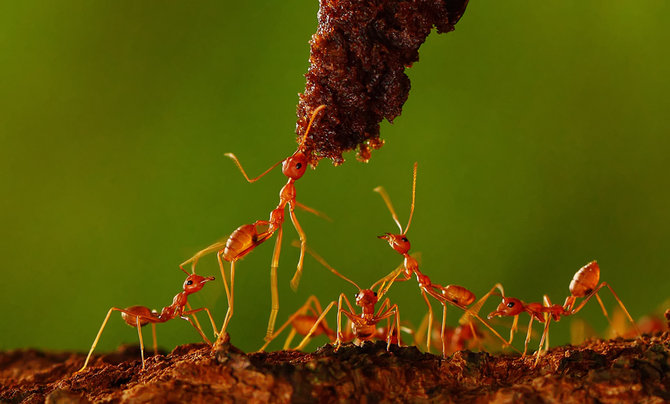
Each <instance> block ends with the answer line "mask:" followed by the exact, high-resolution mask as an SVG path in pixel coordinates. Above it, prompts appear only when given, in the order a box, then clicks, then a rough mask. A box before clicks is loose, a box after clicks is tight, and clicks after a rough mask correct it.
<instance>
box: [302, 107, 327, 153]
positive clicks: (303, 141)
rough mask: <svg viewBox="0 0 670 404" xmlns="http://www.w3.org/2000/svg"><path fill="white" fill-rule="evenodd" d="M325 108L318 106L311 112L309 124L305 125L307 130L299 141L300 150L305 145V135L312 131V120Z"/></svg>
mask: <svg viewBox="0 0 670 404" xmlns="http://www.w3.org/2000/svg"><path fill="white" fill-rule="evenodd" d="M325 108H326V106H325V105H323V104H322V105H319V106H318V107H317V108H316V109H315V110H314V112H312V117H311V118H310V119H309V124H308V125H307V130H306V131H305V134H304V135H303V136H302V139H300V143H299V144H298V148H299V149H301V148H302V146H303V145H304V144H305V140H307V135H308V134H309V130H310V129H312V124H313V123H314V119H315V118H316V116H317V115H318V113H319V112H321V111H322V110H324V109H325Z"/></svg>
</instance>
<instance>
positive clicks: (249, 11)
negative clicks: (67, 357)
mask: <svg viewBox="0 0 670 404" xmlns="http://www.w3.org/2000/svg"><path fill="white" fill-rule="evenodd" d="M317 8H318V4H317V2H316V1H290V2H277V1H260V2H259V1H256V2H235V3H232V2H220V1H201V2H197V4H196V3H188V4H187V3H184V2H176V1H161V2H156V1H146V2H137V1H97V2H89V1H66V2H32V1H23V2H3V3H2V5H0V49H2V52H0V165H1V166H0V187H1V188H0V189H2V197H1V198H0V225H1V229H2V233H1V236H0V237H1V239H0V246H1V247H0V253H1V257H2V268H3V269H2V271H3V273H4V275H5V279H4V282H3V284H4V286H3V287H2V289H1V291H2V297H1V298H0V303H2V306H3V311H4V314H3V320H2V322H0V348H2V349H11V348H17V347H39V348H50V349H74V350H79V351H86V350H88V348H89V347H90V344H91V342H92V340H93V337H94V336H95V333H96V332H97V330H98V327H99V326H100V324H101V322H102V320H103V318H104V315H105V313H106V311H107V310H108V309H109V307H110V306H112V305H115V306H120V307H126V306H130V305H136V304H142V305H147V306H150V307H153V308H160V307H162V306H165V305H168V304H170V303H171V301H172V297H173V296H174V295H175V294H176V293H177V292H179V291H180V290H181V284H182V282H183V280H184V275H183V273H182V272H180V271H179V270H178V268H177V265H178V264H179V263H180V262H182V261H183V260H185V259H186V258H188V257H189V256H190V255H192V254H193V253H195V252H196V251H197V250H199V249H200V248H203V247H205V246H207V245H208V244H210V243H211V242H213V241H215V240H217V239H220V238H222V237H224V236H227V235H228V234H229V233H230V232H232V231H233V230H234V229H235V228H236V227H238V226H239V225H241V224H244V223H251V222H253V221H254V220H257V219H266V218H267V217H268V215H269V212H270V210H271V209H272V208H273V207H274V206H275V205H276V203H277V200H278V198H277V194H278V192H279V189H280V188H281V186H282V185H283V184H284V183H285V179H284V177H283V176H282V175H281V173H280V172H279V170H276V171H275V172H272V173H271V174H270V175H268V176H267V177H265V178H263V179H262V180H261V181H259V182H257V183H254V184H248V183H246V182H245V181H244V179H243V178H242V176H241V174H240V173H239V171H238V170H237V168H235V166H234V165H233V163H232V162H231V161H230V160H228V159H226V158H225V157H224V153H226V152H235V153H236V154H237V155H238V157H239V158H240V160H241V161H242V163H243V164H244V166H245V168H247V170H248V171H249V172H250V173H251V174H253V175H255V174H257V173H260V172H261V171H262V170H264V169H266V168H267V167H269V166H270V165H271V164H273V163H274V162H276V161H278V160H280V159H282V158H284V157H286V156H288V155H289V154H290V153H292V152H293V150H295V142H294V127H295V120H296V117H295V107H296V103H297V96H296V94H297V93H298V92H300V91H302V89H303V88H304V83H305V80H304V77H303V74H304V73H305V72H306V70H307V66H308V56H309V45H308V43H307V41H308V40H309V38H310V36H311V35H312V33H313V32H314V31H315V28H316V12H317ZM669 11H670V5H668V3H667V2H665V1H662V0H645V1H637V2H627V1H623V0H616V1H612V0H609V1H591V2H583V1H562V2H538V1H530V0H523V1H522V0H514V1H504V2H501V1H492V0H489V1H472V2H471V4H470V5H469V7H468V9H467V11H466V13H465V15H464V17H463V19H462V20H461V22H460V23H459V24H458V25H457V29H456V31H455V32H452V33H450V34H447V35H436V34H432V35H431V36H430V37H429V38H428V40H427V42H426V43H425V44H424V46H422V48H421V50H420V55H421V60H420V62H418V63H416V64H415V65H414V67H412V68H411V69H410V70H409V75H410V77H411V79H412V91H411V93H410V97H409V100H408V102H407V103H406V104H405V108H404V110H403V114H402V116H400V117H399V118H398V119H397V120H396V122H395V123H394V124H393V125H390V124H388V123H384V124H383V125H382V137H383V139H385V140H386V145H385V146H384V147H383V148H382V149H381V150H379V151H376V152H374V153H373V156H372V159H371V161H370V162H369V163H368V164H363V163H360V162H358V161H356V160H355V158H354V156H353V154H349V155H347V161H346V163H345V164H344V165H343V166H340V167H333V166H332V165H331V164H330V162H329V161H322V162H321V164H320V165H319V166H318V168H317V170H316V171H312V170H309V171H308V172H307V174H306V175H305V176H304V177H303V178H302V179H301V180H300V181H299V182H298V183H297V189H298V199H299V200H300V201H301V202H303V203H305V204H307V205H309V206H312V207H314V208H317V209H320V210H322V211H324V212H326V213H327V214H328V215H329V216H331V217H332V218H333V219H334V221H333V222H332V223H329V222H327V221H324V220H322V219H320V218H317V217H314V216H312V215H310V214H308V213H306V212H302V211H300V212H298V215H299V219H300V221H301V224H302V225H303V227H304V229H305V231H306V233H307V236H308V241H309V243H310V244H311V246H312V247H314V249H316V250H317V251H318V252H319V253H321V254H322V255H323V256H324V257H325V258H326V259H327V260H328V261H329V262H330V263H331V264H332V265H333V266H335V267H336V268H338V269H340V270H341V271H342V272H343V273H344V274H346V275H348V276H350V277H351V278H353V279H354V280H355V281H357V282H358V283H359V284H361V285H362V286H368V285H370V284H371V283H372V282H374V281H375V280H377V279H378V278H379V277H381V276H382V275H383V274H386V273H387V272H389V271H390V270H391V269H393V268H394V267H395V266H396V265H397V264H399V263H400V261H401V260H400V257H399V256H398V255H397V254H396V253H394V252H393V251H391V250H390V249H389V247H388V245H387V244H386V243H385V242H383V241H381V240H378V239H377V238H376V237H375V236H377V235H378V234H382V233H384V232H386V231H394V230H395V225H394V223H393V222H392V220H391V217H390V215H389V213H388V211H387V210H386V208H385V206H384V204H383V202H382V200H381V198H380V197H379V195H377V194H375V193H373V192H372V189H373V188H374V187H375V186H377V185H384V186H385V187H386V188H387V190H388V191H389V193H390V195H391V198H392V199H393V202H394V203H395V205H396V208H397V210H398V213H399V215H400V220H401V222H406V220H407V215H408V212H409V202H410V190H411V189H410V187H411V169H412V163H413V162H414V161H418V162H419V174H418V184H417V205H416V213H415V219H414V222H413V224H412V227H411V230H410V232H409V236H410V239H411V240H412V242H413V251H420V252H422V253H423V262H422V269H423V270H424V272H425V273H426V274H427V275H429V276H430V277H431V278H432V279H433V280H434V281H435V282H438V283H443V284H447V283H455V284H461V285H464V286H466V287H468V288H470V289H471V290H472V291H473V292H475V293H476V294H477V295H481V294H483V293H484V292H485V291H486V290H488V289H489V288H490V287H491V286H492V285H493V284H494V283H495V282H502V283H503V284H504V285H505V288H506V291H507V293H508V294H509V295H514V296H517V297H519V298H521V299H524V300H527V301H538V300H540V299H541V296H542V294H544V293H547V294H549V295H550V296H551V297H552V299H553V300H555V301H558V302H562V301H563V299H564V298H565V296H566V294H567V292H568V289H567V287H568V284H569V282H570V279H571V278H572V275H573V274H574V272H575V271H576V270H577V269H579V268H580V267H581V266H582V265H584V264H585V263H587V262H588V261H590V260H592V259H598V260H599V262H600V265H601V268H602V277H601V279H602V280H606V281H608V282H610V283H611V285H612V286H613V287H614V289H615V290H616V291H617V292H618V294H619V295H620V297H621V298H622V299H623V301H624V302H625V303H626V305H627V306H628V308H629V310H630V312H631V313H632V314H633V315H634V316H635V317H640V316H642V315H644V314H647V313H650V312H652V311H654V310H655V309H656V308H657V306H658V305H659V304H660V303H661V302H662V301H663V300H665V299H666V298H667V297H668V296H669V293H668V290H669V288H670V277H669V276H668V274H669V272H668V266H669V265H670V252H669V251H668V245H669V243H670V211H669V210H668V206H670V178H669V175H668V173H669V172H670V158H669V156H668V152H669V151H670V140H669V137H668V134H669V133H670V119H669V118H668V111H669V102H668V94H670V78H669V77H670V54H669V53H668V48H667V47H668V43H670V32H669V31H668V29H667V16H668V15H669V14H668V12H669ZM295 238H297V234H296V233H295V231H294V229H293V228H292V226H291V225H290V223H289V224H288V225H287V226H286V231H285V232H284V248H283V250H282V254H281V262H280V269H279V273H280V286H281V289H280V312H279V319H278V325H279V324H280V323H281V322H283V321H284V319H286V317H287V316H288V315H289V314H290V313H292V312H293V311H294V310H295V309H296V308H297V307H298V306H299V305H300V304H302V302H304V301H305V299H306V298H307V297H308V296H309V295H310V294H316V295H317V296H318V297H319V299H321V301H322V302H324V304H325V303H326V302H328V301H329V300H332V299H334V298H336V297H337V294H338V293H339V292H342V291H343V292H346V293H347V294H349V295H351V294H352V293H353V292H354V289H353V288H352V287H351V285H349V284H347V283H345V282H344V281H341V280H339V279H337V278H335V277H333V276H332V275H331V274H330V273H328V272H326V271H325V270H324V269H323V268H322V267H320V266H319V265H318V264H317V263H316V262H315V261H314V260H313V259H311V258H309V257H308V258H306V266H305V272H304V275H303V278H302V283H301V285H300V288H299V290H298V292H297V293H294V292H293V291H291V289H290V288H289V285H288V283H289V279H290V278H291V276H292V274H293V271H294V269H295V264H296V263H297V256H298V251H297V249H295V248H294V247H291V246H290V241H291V240H292V239H295ZM272 246H273V241H270V242H268V243H265V244H263V245H262V246H260V247H259V248H257V249H256V250H255V251H254V252H253V253H252V254H250V255H249V256H248V257H247V258H245V259H244V260H243V261H241V262H240V263H239V265H238V272H237V279H236V281H237V282H236V313H235V316H234V318H233V321H232V324H231V326H230V332H231V333H232V338H233V343H235V344H237V345H238V346H240V347H241V348H242V349H244V350H254V349H256V348H258V347H259V346H260V345H261V344H262V341H263V336H264V332H265V327H266V324H267V319H268V313H269V306H270V294H269V266H270V259H271V253H272ZM198 272H199V273H201V274H203V275H215V276H217V278H218V277H219V276H218V269H217V266H216V264H215V261H214V259H213V257H209V258H208V259H205V260H203V261H202V263H201V264H200V266H199V271H198ZM389 296H390V297H391V298H392V299H393V301H395V302H397V303H398V304H399V305H400V310H401V315H402V319H403V320H407V321H409V322H411V323H413V324H415V325H416V324H418V322H419V321H420V319H421V317H422V316H423V315H424V313H425V306H424V303H423V301H422V300H421V298H420V295H419V294H418V293H417V288H416V284H415V282H414V281H412V282H407V283H404V284H398V285H396V286H394V288H393V289H392V290H391V293H390V295H389ZM603 297H604V300H605V302H606V305H607V306H608V307H612V306H613V304H614V300H613V299H612V298H611V296H609V295H608V293H604V294H603ZM191 302H192V304H193V305H194V306H195V307H198V306H202V305H206V306H209V307H210V308H211V309H212V311H213V313H214V315H215V317H216V319H217V321H218V322H219V323H220V322H222V321H223V316H224V313H225V309H226V302H225V294H224V293H223V287H222V285H221V283H220V281H219V280H218V279H217V281H216V282H215V283H213V284H210V285H208V286H206V287H205V288H204V289H203V291H202V292H200V293H199V294H197V295H194V296H193V297H192V299H191ZM496 303H497V302H491V303H490V304H489V305H488V306H486V307H485V311H486V312H488V311H489V309H491V308H492V307H494V306H495V304H496ZM456 311H457V310H456V309H452V310H450V315H449V317H450V321H451V323H452V324H453V323H455V322H456V318H457V317H458V316H459V315H460V314H457V313H456ZM579 316H580V318H584V319H586V320H587V321H588V322H589V324H591V325H592V326H593V327H594V328H595V329H596V330H598V331H603V330H604V329H605V328H606V327H607V322H606V321H605V319H604V318H603V316H602V315H601V314H600V312H599V309H598V307H597V304H592V305H589V307H587V308H586V309H585V310H584V311H583V312H582V313H581V314H580V315H579ZM333 319H334V316H332V317H331V320H330V321H331V322H333V321H334V320H333ZM524 321H525V320H524ZM499 329H500V330H501V332H502V331H503V330H504V328H503V327H502V326H500V327H499ZM208 332H209V330H208ZM145 333H146V332H145ZM551 335H552V343H554V344H558V343H563V342H566V341H567V340H568V338H569V320H566V321H563V322H561V323H559V324H556V325H554V326H553V327H552V333H551ZM158 337H159V343H160V345H162V346H164V347H166V348H168V349H171V348H172V347H174V346H175V345H178V344H183V343H187V342H195V341H198V340H199V338H198V336H197V334H196V333H195V332H194V331H193V330H192V329H191V328H190V326H189V325H188V324H187V323H185V322H183V321H173V322H170V323H167V324H164V325H161V326H159V328H158ZM146 338H149V334H146ZM521 339H522V338H519V341H521ZM136 341H137V335H136V333H135V332H134V331H133V330H132V329H131V328H129V327H127V326H126V325H125V324H124V323H123V322H122V321H121V320H120V319H119V318H118V316H114V317H113V318H112V321H110V323H109V325H108V328H107V329H106V331H105V333H104V334H103V336H102V340H101V342H100V344H99V348H98V351H104V350H111V349H114V348H115V347H116V346H118V345H119V344H120V343H122V342H130V343H135V342H136ZM318 342H319V343H321V342H323V340H319V341H318ZM279 345H280V344H279V342H278V343H277V344H275V345H274V347H277V346H279Z"/></svg>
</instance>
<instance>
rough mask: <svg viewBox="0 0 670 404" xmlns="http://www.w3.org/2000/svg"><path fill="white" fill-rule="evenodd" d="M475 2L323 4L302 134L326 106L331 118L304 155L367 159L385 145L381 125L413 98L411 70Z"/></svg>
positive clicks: (303, 101)
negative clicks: (350, 154) (424, 47)
mask: <svg viewBox="0 0 670 404" xmlns="http://www.w3.org/2000/svg"><path fill="white" fill-rule="evenodd" d="M467 3H468V0H415V1H399V0H382V1H360V0H341V1H335V0H321V1H320V6H319V14H318V19H319V27H318V29H317V32H316V33H315V34H314V35H313V36H312V40H311V41H310V44H311V51H310V67H309V70H308V71H307V74H306V75H305V77H306V78H307V83H306V85H305V92H304V93H303V94H301V95H300V101H299V103H298V111H297V114H298V123H297V129H296V133H297V134H298V137H299V138H302V136H303V135H304V133H305V131H306V128H307V125H308V122H309V117H310V114H311V111H314V109H315V108H316V107H318V106H319V105H327V107H328V113H327V114H326V116H324V117H323V119H321V120H320V122H319V123H318V125H316V126H315V127H314V128H313V129H312V132H311V133H310V134H309V136H308V137H307V139H306V141H305V143H304V145H303V150H302V151H303V152H304V153H305V154H306V155H307V156H309V159H310V164H312V165H314V164H316V163H317V162H318V160H320V159H322V158H330V159H332V160H333V162H334V164H335V165H339V164H341V163H342V162H343V161H344V159H343V157H342V153H343V152H345V151H348V150H353V149H356V148H357V147H358V148H359V152H358V158H359V159H360V160H363V161H367V160H368V159H369V158H370V149H371V148H372V149H378V148H380V147H381V146H382V145H383V141H382V140H380V139H379V124H380V122H381V121H382V119H383V118H386V119H387V120H388V121H389V122H392V121H393V119H394V118H395V117H397V116H398V115H400V113H401V111H402V106H403V104H404V103H405V101H406V100H407V96H408V94H409V89H410V81H409V78H408V77H407V75H406V74H405V68H407V67H410V66H411V65H412V63H414V62H416V61H417V60H419V52H418V50H419V47H420V46H421V44H422V43H423V42H424V41H425V40H426V37H427V36H428V34H430V31H431V30H432V29H433V27H436V28H437V31H438V32H449V31H452V30H453V29H454V25H455V24H456V22H457V21H458V20H459V19H460V17H461V16H462V15H463V12H464V11H465V7H466V6H467Z"/></svg>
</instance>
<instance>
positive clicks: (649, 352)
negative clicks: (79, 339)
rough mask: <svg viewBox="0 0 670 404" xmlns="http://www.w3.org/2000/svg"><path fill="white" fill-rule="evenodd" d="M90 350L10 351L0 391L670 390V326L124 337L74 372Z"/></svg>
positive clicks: (547, 395) (269, 396)
mask: <svg viewBox="0 0 670 404" xmlns="http://www.w3.org/2000/svg"><path fill="white" fill-rule="evenodd" d="M83 361H84V355H83V354H80V353H49V352H41V351H37V350H18V351H10V352H2V353H0V402H3V403H4V402H9V403H19V402H25V403H41V402H48V403H76V402H89V401H91V402H98V401H100V402H187V401H188V402H234V401H239V402H298V403H301V402H338V401H344V402H350V401H356V402H379V401H381V402H390V401H399V400H402V401H409V402H489V401H493V402H545V401H546V402H565V403H569V402H575V403H584V402H594V403H595V402H648V403H662V402H668V401H670V335H669V334H668V332H665V333H658V334H655V335H653V336H649V335H644V336H643V337H640V338H636V339H621V338H619V339H614V340H592V341H588V342H586V343H584V344H582V345H580V346H571V345H567V346H562V347H557V348H553V349H551V350H550V351H549V352H548V353H546V354H545V355H544V356H543V357H542V358H541V360H540V362H539V363H538V365H537V366H535V367H534V366H533V364H534V358H533V357H526V358H521V357H520V356H519V355H518V354H489V353H486V352H481V353H475V352H470V351H462V352H457V353H455V354H453V355H452V356H451V357H448V358H446V359H443V358H441V357H440V356H435V355H432V354H427V353H421V352H419V351H418V350H417V349H416V348H415V347H397V346H395V345H393V346H391V349H390V351H387V350H386V344H385V343H381V342H380V343H366V344H364V345H363V346H362V347H358V346H354V345H345V346H343V347H342V348H341V349H340V350H339V351H337V352H334V350H333V348H332V346H330V345H326V346H324V347H322V348H320V349H319V350H317V351H316V352H314V353H303V352H290V351H279V352H272V353H253V354H245V353H243V352H241V351H239V350H237V349H236V348H234V347H232V346H227V347H218V348H215V349H212V348H211V347H209V346H207V345H204V344H190V345H183V346H180V347H177V348H176V349H175V350H173V351H172V352H171V353H170V354H167V355H156V356H152V357H150V358H148V359H147V361H146V363H147V368H146V369H145V370H142V366H141V361H140V360H139V352H138V351H137V349H136V348H134V347H123V348H121V349H120V350H118V351H117V352H115V353H112V354H107V355H102V356H99V355H98V356H95V358H94V360H93V361H92V363H91V365H90V366H89V368H87V369H86V370H85V371H83V372H81V373H74V372H75V371H76V370H77V369H78V368H79V367H80V366H81V365H82V364H83Z"/></svg>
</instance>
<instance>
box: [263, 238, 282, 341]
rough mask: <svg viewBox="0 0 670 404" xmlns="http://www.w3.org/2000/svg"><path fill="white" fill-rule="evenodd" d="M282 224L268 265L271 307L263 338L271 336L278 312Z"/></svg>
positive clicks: (266, 338)
mask: <svg viewBox="0 0 670 404" xmlns="http://www.w3.org/2000/svg"><path fill="white" fill-rule="evenodd" d="M281 240H282V226H281V225H280V226H279V228H278V229H277V239H276V240H275V249H274V252H273V253H272V265H271V266H270V288H271V293H272V308H271V310H270V319H269V320H268V330H267V332H266V333H265V340H266V341H267V340H268V339H270V338H272V334H273V333H274V329H275V322H276V321H277V314H278V313H279V289H278V288H277V268H279V253H280V252H281Z"/></svg>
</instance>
